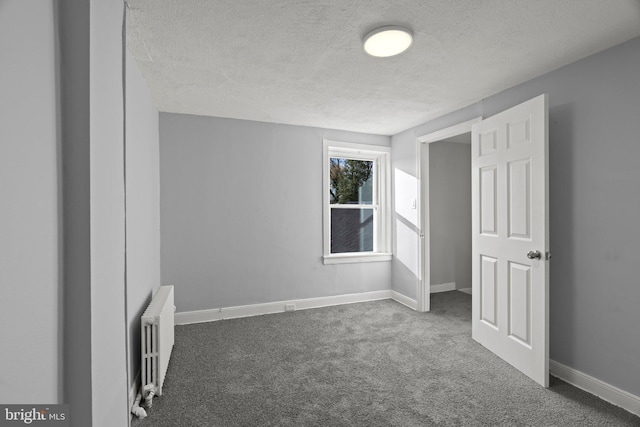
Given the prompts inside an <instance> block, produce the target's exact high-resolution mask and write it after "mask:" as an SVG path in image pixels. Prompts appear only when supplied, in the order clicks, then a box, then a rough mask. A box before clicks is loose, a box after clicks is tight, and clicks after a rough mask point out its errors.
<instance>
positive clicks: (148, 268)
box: [125, 49, 160, 385]
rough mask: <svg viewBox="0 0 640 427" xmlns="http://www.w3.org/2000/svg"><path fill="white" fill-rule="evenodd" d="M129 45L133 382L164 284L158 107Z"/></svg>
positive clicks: (129, 312) (129, 282) (129, 314)
mask: <svg viewBox="0 0 640 427" xmlns="http://www.w3.org/2000/svg"><path fill="white" fill-rule="evenodd" d="M125 50H126V58H125V59H126V92H125V95H126V124H125V129H126V134H125V135H126V173H127V219H126V220H127V324H128V328H129V383H130V385H131V384H133V382H134V381H135V380H136V376H137V374H138V372H139V370H140V316H141V315H142V312H143V311H144V310H145V308H146V307H147V305H148V304H149V301H151V297H152V296H153V294H154V293H155V291H156V290H157V289H158V286H160V171H159V168H160V146H159V141H160V139H159V134H158V132H159V128H158V126H159V124H158V110H157V109H156V107H155V105H154V103H153V100H152V99H151V94H150V93H149V90H148V88H147V84H146V82H145V80H144V79H143V78H142V74H141V73H140V71H139V70H138V66H137V64H136V62H135V59H134V58H133V56H132V55H131V53H130V52H129V49H125Z"/></svg>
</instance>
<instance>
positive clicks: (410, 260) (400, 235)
mask: <svg viewBox="0 0 640 427" xmlns="http://www.w3.org/2000/svg"><path fill="white" fill-rule="evenodd" d="M396 239H397V248H396V259H397V260H398V261H400V262H401V263H402V264H403V265H404V266H405V267H407V268H408V269H409V270H410V271H411V272H412V273H413V274H414V275H415V276H416V277H420V274H419V273H420V263H419V262H418V256H419V254H418V247H419V244H420V240H419V239H420V238H419V237H418V233H417V232H416V231H414V230H412V229H411V228H409V226H407V225H406V224H404V223H403V222H402V221H401V220H400V219H396Z"/></svg>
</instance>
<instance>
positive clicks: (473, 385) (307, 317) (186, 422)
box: [133, 291, 640, 427]
mask: <svg viewBox="0 0 640 427" xmlns="http://www.w3.org/2000/svg"><path fill="white" fill-rule="evenodd" d="M431 301H432V303H431V304H432V311H431V312H430V313H417V312H415V311H412V310H411V309H408V308H406V307H404V306H403V305H401V304H398V303H396V302H394V301H391V300H384V301H374V302H367V303H360V304H350V305H342V306H335V307H327V308H320V309H314V310H302V311H296V312H292V313H281V314H273V315H266V316H258V317H252V318H244V319H233V320H224V321H219V322H212V323H202V324H195V325H187V326H178V327H176V344H175V348H174V350H173V355H172V360H171V362H170V365H169V370H168V373H167V378H166V380H165V384H164V394H163V395H162V396H161V397H157V398H155V399H154V403H153V407H152V408H151V409H150V410H149V415H148V417H147V418H145V419H143V420H134V422H133V426H135V427H145V426H154V427H164V426H167V427H182V426H219V427H227V426H229V427H231V426H431V425H435V426H640V418H639V417H636V416H634V415H632V414H630V413H629V412H626V411H624V410H623V409H620V408H617V407H615V406H613V405H610V404H608V403H607V402H604V401H603V400H600V399H598V398H597V397H595V396H593V395H590V394H588V393H586V392H584V391H581V390H579V389H577V388H575V387H573V386H571V385H569V384H567V383H565V382H563V381H560V380H558V379H555V378H552V379H551V387H550V388H549V389H544V388H542V387H540V386H538V385H537V384H535V383H534V382H533V381H531V380H529V379H528V378H527V377H525V376H524V375H522V374H521V373H520V372H518V371H517V370H515V369H514V368H512V367H511V366H510V365H508V364H506V363H505V362H503V361H502V360H501V359H499V358H497V357H496V356H494V355H493V354H492V353H490V352H489V351H487V350H486V349H484V348H483V347H482V346H480V345H479V344H477V343H476V342H475V341H473V340H472V339H471V296H470V295H466V294H463V293H461V292H455V291H454V292H445V293H440V294H434V295H432V299H431Z"/></svg>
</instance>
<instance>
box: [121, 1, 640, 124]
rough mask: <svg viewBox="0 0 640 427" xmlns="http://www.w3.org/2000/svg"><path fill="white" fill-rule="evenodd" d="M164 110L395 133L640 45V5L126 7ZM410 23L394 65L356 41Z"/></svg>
mask: <svg viewBox="0 0 640 427" xmlns="http://www.w3.org/2000/svg"><path fill="white" fill-rule="evenodd" d="M127 4H128V11H127V33H128V45H129V48H130V50H131V52H132V53H133V55H134V57H135V58H136V61H137V62H138V65H139V66H140V69H141V70H142V73H143V75H144V77H145V78H146V80H147V82H148V84H149V88H150V90H151V92H152V95H153V98H154V100H155V102H156V105H157V107H158V109H159V110H160V111H167V112H176V113H186V114H196V115H207V116H216V117H230V118H238V119H248V120H258V121H265V122H276V123H288V124H296V125H305V126H315V127H322V128H331V129H343V130H352V131H359V132H367V133H376V134H383V135H392V134H395V133H398V132H400V131H403V130H405V129H407V128H409V127H412V126H414V125H417V124H420V123H422V122H425V121H427V120H430V119H433V118H435V117H438V116H440V115H442V114H445V113H448V112H451V111H454V110H456V109H458V108H461V107H464V106H467V105H469V104H471V103H473V102H475V101H477V100H479V99H482V98H486V97H488V96H490V95H492V94H495V93H497V92H499V91H501V90H504V89H507V88H509V87H511V86H513V85H516V84H518V83H521V82H523V81H526V80H529V79H531V78H533V77H536V76H539V75H541V74H544V73H546V72H549V71H551V70H554V69H556V68H559V67H561V66H563V65H566V64H569V63H571V62H574V61H576V60H578V59H581V58H583V57H585V56H588V55H590V54H593V53H595V52H598V51H601V50H603V49H606V48H608V47H611V46H614V45H616V44H619V43H621V42H624V41H626V40H629V39H631V38H634V37H636V36H638V35H640V0H483V1H479V0H268V1H267V0H253V1H249V0H128V1H127ZM381 25H404V26H407V27H409V28H410V29H412V30H413V32H414V43H413V46H412V47H411V48H410V49H409V50H408V51H407V52H405V53H403V54H401V55H399V56H396V57H392V58H373V57H370V56H368V55H366V54H365V53H364V52H363V50H362V44H361V39H362V36H363V35H364V34H366V33H368V32H369V31H370V30H372V29H374V28H376V27H378V26H381Z"/></svg>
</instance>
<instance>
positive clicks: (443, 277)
mask: <svg viewBox="0 0 640 427" xmlns="http://www.w3.org/2000/svg"><path fill="white" fill-rule="evenodd" d="M422 153H423V155H424V156H425V157H428V158H423V159H422V161H423V162H425V163H426V162H427V161H428V162H429V175H428V179H427V180H426V181H427V182H426V184H425V185H428V186H429V236H430V239H429V242H428V245H429V248H428V250H427V251H426V253H425V256H429V264H430V267H431V268H430V269H429V275H430V277H429V283H430V287H429V292H430V293H431V294H433V293H437V292H447V291H454V290H457V291H462V292H465V293H467V294H471V243H472V242H471V133H470V132H467V133H463V134H461V135H456V136H453V137H450V138H447V139H443V140H441V141H436V142H432V143H429V144H428V145H427V146H426V147H425V149H424V150H422ZM427 153H428V155H427Z"/></svg>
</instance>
